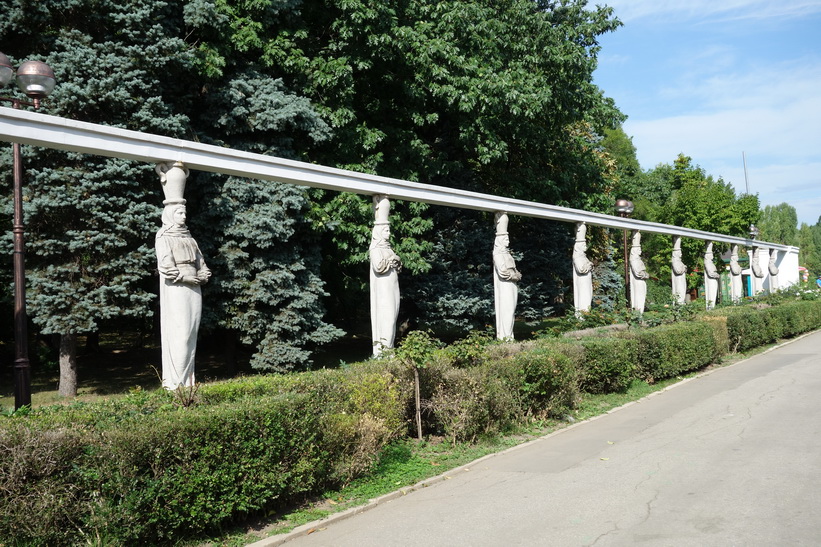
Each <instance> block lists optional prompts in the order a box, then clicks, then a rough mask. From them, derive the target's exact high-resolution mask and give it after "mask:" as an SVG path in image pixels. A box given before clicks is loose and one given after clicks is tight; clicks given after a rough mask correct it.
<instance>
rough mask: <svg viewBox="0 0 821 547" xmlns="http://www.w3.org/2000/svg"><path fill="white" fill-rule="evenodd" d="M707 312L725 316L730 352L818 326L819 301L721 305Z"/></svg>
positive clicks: (767, 342)
mask: <svg viewBox="0 0 821 547" xmlns="http://www.w3.org/2000/svg"><path fill="white" fill-rule="evenodd" d="M711 314H712V315H713V316H723V317H726V320H727V332H728V335H729V345H730V350H731V351H733V352H736V351H745V350H748V349H751V348H754V347H758V346H762V345H764V344H769V343H771V342H774V341H776V340H778V339H780V338H788V337H790V336H796V335H798V334H801V333H804V332H809V331H811V330H815V329H818V328H821V301H818V300H807V301H798V302H787V303H785V304H781V305H779V306H772V307H761V308H756V307H752V306H743V307H741V306H739V307H733V308H722V309H720V310H716V311H713V312H711Z"/></svg>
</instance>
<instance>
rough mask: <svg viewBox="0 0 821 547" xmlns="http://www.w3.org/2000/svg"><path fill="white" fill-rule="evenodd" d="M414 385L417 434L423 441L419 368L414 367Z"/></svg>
mask: <svg viewBox="0 0 821 547" xmlns="http://www.w3.org/2000/svg"><path fill="white" fill-rule="evenodd" d="M413 384H414V395H415V399H416V434H417V438H418V439H419V440H420V441H421V440H422V409H421V408H420V407H421V406H422V401H421V397H420V396H419V369H418V368H417V367H413Z"/></svg>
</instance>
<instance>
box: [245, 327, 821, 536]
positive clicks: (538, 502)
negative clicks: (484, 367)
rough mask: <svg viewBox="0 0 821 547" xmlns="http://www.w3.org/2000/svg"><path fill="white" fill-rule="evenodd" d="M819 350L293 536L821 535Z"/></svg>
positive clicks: (795, 350)
mask: <svg viewBox="0 0 821 547" xmlns="http://www.w3.org/2000/svg"><path fill="white" fill-rule="evenodd" d="M820 354H821V332H816V333H814V334H811V335H809V336H806V337H804V338H801V339H799V340H797V341H795V342H792V343H789V344H786V345H784V346H781V347H779V348H777V349H775V350H772V351H770V352H768V353H765V354H762V355H759V356H756V357H753V358H752V359H749V360H747V361H744V362H741V363H738V364H736V365H733V366H731V367H726V368H721V369H717V370H715V371H714V372H712V373H710V374H706V375H704V376H700V377H698V378H695V379H692V380H690V381H688V382H685V383H682V384H679V385H677V386H675V387H673V388H672V389H668V390H667V391H664V392H661V393H658V394H656V395H655V396H651V397H649V398H647V399H644V400H643V401H641V402H639V403H636V404H633V405H630V406H627V407H624V408H622V409H619V410H618V411H616V412H613V413H611V414H608V415H605V416H603V417H600V418H597V419H594V420H592V421H589V422H586V423H582V424H578V425H576V426H575V427H572V428H569V429H566V430H564V431H561V432H559V433H557V434H554V435H552V436H549V437H546V438H543V439H539V440H537V441H534V442H532V443H529V444H528V445H525V446H522V447H517V448H515V449H512V450H509V451H507V452H505V453H503V454H500V455H497V456H494V457H490V458H487V459H484V460H481V461H480V462H478V463H476V464H475V465H472V466H469V467H468V468H467V469H461V470H456V471H454V472H452V473H451V478H450V479H449V480H443V481H440V482H437V483H436V484H434V485H432V486H429V487H427V488H424V489H421V490H418V491H416V492H413V493H410V494H408V495H406V496H402V497H399V498H397V499H394V500H392V501H389V502H386V503H380V504H379V505H377V506H375V507H372V508H370V509H369V510H367V511H364V512H362V513H360V514H357V515H354V516H351V517H349V518H346V519H343V520H338V521H334V522H331V523H327V522H320V523H314V524H313V526H312V527H313V528H315V529H316V530H318V531H315V532H313V533H311V534H309V535H304V531H303V532H302V535H298V534H292V536H291V537H290V538H289V539H288V541H287V542H286V545H287V547H304V546H335V547H344V546H351V547H369V546H380V547H385V546H402V547H408V546H425V547H431V546H439V545H441V546H498V545H504V546H510V545H559V546H574V545H597V546H602V545H648V546H660V545H670V546H677V547H678V546H690V545H693V546H695V545H698V546H713V545H714V546H728V545H766V546H775V545H821V355H820ZM294 536H296V537H294ZM283 539H285V538H279V539H278V538H270V539H269V540H266V541H263V542H259V543H258V544H257V545H260V546H261V545H274V544H275V543H279V542H281V541H283Z"/></svg>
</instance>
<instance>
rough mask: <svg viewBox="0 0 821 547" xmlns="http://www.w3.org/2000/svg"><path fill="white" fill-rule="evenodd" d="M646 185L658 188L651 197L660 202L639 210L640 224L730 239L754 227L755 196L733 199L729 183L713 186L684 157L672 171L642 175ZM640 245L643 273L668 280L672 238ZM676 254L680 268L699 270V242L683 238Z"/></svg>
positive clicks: (710, 179)
mask: <svg viewBox="0 0 821 547" xmlns="http://www.w3.org/2000/svg"><path fill="white" fill-rule="evenodd" d="M646 181H648V182H649V181H656V183H657V184H658V185H660V186H659V188H658V189H657V191H656V192H655V193H651V194H650V195H655V196H656V197H654V198H653V199H657V200H659V201H654V202H650V203H646V204H645V205H644V207H643V212H642V215H643V216H644V220H651V221H658V222H664V223H665V224H672V225H675V226H682V227H685V228H694V229H697V230H703V231H707V232H716V233H719V234H727V235H734V236H746V235H747V234H748V230H749V226H750V225H751V224H755V223H757V222H758V218H759V215H760V211H759V201H758V196H756V195H747V194H741V195H736V193H735V190H734V189H733V187H732V186H731V185H730V184H729V183H726V182H724V180H723V179H721V178H719V179H718V180H715V179H714V178H713V177H712V176H711V175H708V174H707V173H706V172H705V171H704V169H702V168H701V167H699V166H698V165H694V164H693V161H692V158H690V157H689V156H685V155H683V154H679V156H678V157H677V158H676V160H675V162H674V164H673V166H669V165H660V166H658V167H656V168H655V169H654V170H652V171H650V172H648V173H647V178H646ZM642 215H636V216H638V217H639V218H640V217H641V216H642ZM642 243H643V245H642V247H643V249H644V255H645V256H646V257H647V259H646V262H647V263H648V269H649V270H650V271H652V273H653V275H656V276H658V277H659V278H660V279H666V278H669V276H670V256H671V253H672V249H673V244H672V240H671V238H669V237H668V236H661V235H651V236H649V237H646V238H645V240H643V242H642ZM681 248H682V260H683V261H684V263H685V264H687V265H688V266H689V267H690V268H691V269H694V268H699V269H701V268H703V254H704V242H702V241H700V240H696V239H688V238H685V239H683V240H682V246H681Z"/></svg>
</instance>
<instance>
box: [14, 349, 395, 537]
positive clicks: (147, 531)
mask: <svg viewBox="0 0 821 547" xmlns="http://www.w3.org/2000/svg"><path fill="white" fill-rule="evenodd" d="M242 384H243V382H242V381H235V382H228V383H225V384H220V385H216V386H213V389H211V386H206V388H207V389H204V390H203V393H204V398H205V399H209V398H210V399H212V400H213V399H220V400H222V401H223V402H220V403H212V404H203V403H200V404H198V405H194V406H191V407H190V408H187V409H182V408H179V407H177V406H175V405H173V404H171V403H169V401H170V400H171V399H170V396H169V395H168V394H165V393H163V392H158V393H157V394H156V395H154V394H150V395H148V396H145V395H143V394H137V396H134V397H131V398H130V401H129V398H125V399H122V400H120V401H118V402H117V403H114V404H86V405H71V406H70V407H68V408H45V409H42V410H40V409H38V410H36V411H33V412H32V413H31V414H30V415H29V416H22V417H18V416H15V417H13V418H6V419H4V420H3V423H2V424H0V448H1V450H0V489H2V491H3V493H4V499H5V500H14V501H13V502H10V503H4V506H3V507H4V508H3V509H2V510H0V538H15V540H16V541H19V542H21V543H33V544H49V545H69V544H76V543H78V542H85V541H86V540H88V539H89V538H105V542H106V543H112V544H133V543H137V542H148V543H150V544H170V543H175V542H178V541H179V540H181V539H183V538H190V537H192V536H196V535H197V534H201V533H205V532H209V531H214V530H218V529H220V528H222V527H224V526H226V525H228V524H230V523H232V522H235V521H236V520H237V519H239V518H243V517H245V516H248V515H252V514H255V513H259V512H266V511H270V510H273V509H276V508H277V507H281V506H283V504H286V503H288V502H292V501H294V500H298V499H302V498H304V496H306V495H308V494H311V493H316V492H319V491H321V490H322V489H324V488H327V487H328V486H332V485H338V484H343V483H345V482H347V481H349V480H350V479H351V478H353V477H354V476H356V475H358V474H361V473H362V472H364V471H366V470H367V469H368V468H369V466H370V465H371V464H372V462H373V461H374V459H375V458H376V456H377V455H378V452H379V450H380V449H381V448H382V447H383V446H384V445H385V444H386V443H388V442H389V441H390V440H391V439H394V438H396V437H398V436H399V435H401V434H402V433H403V432H404V420H405V407H406V405H407V404H408V402H407V401H406V400H405V399H404V398H405V397H406V396H407V389H406V388H405V387H404V386H403V385H402V382H401V381H399V380H397V379H396V378H394V377H393V376H392V375H391V374H389V373H386V372H385V371H384V370H381V371H378V370H375V369H374V368H373V367H372V365H370V364H369V365H363V366H362V367H357V366H354V367H350V368H349V369H346V370H340V371H317V372H313V373H303V374H294V375H289V376H287V377H285V376H274V377H269V378H267V379H266V380H261V379H259V378H254V379H252V380H251V381H250V382H249V383H247V384H246V385H244V386H243V385H242ZM249 393H253V395H248V394H249ZM133 401H139V404H141V405H143V406H142V407H140V406H135V405H133V404H132V402H133ZM66 421H71V422H72V425H71V429H68V428H67V427H66V425H65V423H66ZM42 458H46V459H45V460H43V461H42V462H41V463H38V462H39V461H40V459H42ZM21 468H23V469H31V470H32V471H31V472H28V473H19V470H20V469H21ZM20 477H22V479H21V478H20ZM19 480H23V481H24V482H25V490H23V489H22V487H21V486H20V485H19V483H18V482H19ZM15 481H18V482H15ZM26 514H29V515H31V514H38V515H39V514H42V515H43V518H37V519H31V518H28V519H27V518H25V515H26Z"/></svg>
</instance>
